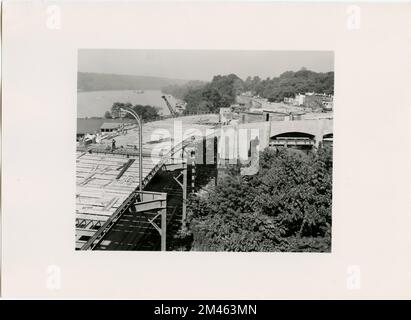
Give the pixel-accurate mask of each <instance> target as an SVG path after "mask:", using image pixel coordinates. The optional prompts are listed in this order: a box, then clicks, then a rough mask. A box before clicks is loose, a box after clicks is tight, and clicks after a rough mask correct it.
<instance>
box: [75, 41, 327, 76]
mask: <svg viewBox="0 0 411 320" xmlns="http://www.w3.org/2000/svg"><path fill="white" fill-rule="evenodd" d="M302 67H305V68H307V69H308V70H313V71H316V72H328V71H334V53H333V52H332V51H237V50H236V51H234V50H233V51H229V50H125V49H80V50H79V52H78V71H80V72H97V73H114V74H129V75H139V76H153V77H164V78H173V79H185V80H205V81H210V80H211V79H212V77H213V76H215V75H219V74H220V75H224V74H230V73H235V74H236V75H237V76H239V77H240V78H242V79H245V78H246V77H247V76H259V77H260V78H262V79H265V78H267V77H270V78H272V77H275V76H279V75H280V74H281V73H283V72H284V71H289V70H291V71H298V70H300V69H301V68H302Z"/></svg>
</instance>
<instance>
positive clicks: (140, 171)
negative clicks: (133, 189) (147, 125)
mask: <svg viewBox="0 0 411 320" xmlns="http://www.w3.org/2000/svg"><path fill="white" fill-rule="evenodd" d="M120 109H123V110H124V111H125V112H127V113H129V114H131V115H132V116H133V117H134V118H135V119H136V121H137V125H138V130H139V133H138V162H139V163H138V179H139V189H140V192H142V191H143V152H142V148H143V123H142V122H141V119H140V117H139V115H138V114H137V112H136V111H135V110H134V109H133V108H131V107H128V106H124V107H120Z"/></svg>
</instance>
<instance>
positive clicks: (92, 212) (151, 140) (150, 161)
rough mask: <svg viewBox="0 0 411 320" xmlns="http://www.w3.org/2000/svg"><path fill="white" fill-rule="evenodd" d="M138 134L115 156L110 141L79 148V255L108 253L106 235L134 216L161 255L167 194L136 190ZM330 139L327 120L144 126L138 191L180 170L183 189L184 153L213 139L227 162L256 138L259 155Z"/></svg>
mask: <svg viewBox="0 0 411 320" xmlns="http://www.w3.org/2000/svg"><path fill="white" fill-rule="evenodd" d="M177 121H180V122H181V128H179V126H178V125H177V126H176V122H177ZM240 129H242V130H240ZM177 131H179V132H177ZM180 131H181V132H180ZM210 132H211V133H210ZM228 132H230V134H231V136H230V134H228ZM137 133H138V131H137V130H136V129H132V130H129V131H128V132H127V133H126V134H124V135H118V136H117V137H115V139H116V149H115V150H111V149H110V141H103V142H102V143H100V144H94V145H90V146H87V147H80V146H79V147H78V148H77V159H76V162H77V163H76V249H77V250H93V249H103V250H104V249H106V248H108V247H109V246H110V243H109V241H108V240H107V239H106V235H107V234H108V232H110V230H112V229H113V228H115V226H116V224H117V223H118V221H119V219H120V218H121V217H123V219H124V217H128V220H127V219H125V221H132V220H133V217H134V218H135V217H136V216H139V217H140V218H139V220H138V221H137V220H133V221H134V223H136V224H138V225H139V228H141V229H142V232H143V233H144V230H145V229H149V228H151V229H154V230H157V231H158V233H159V235H160V236H161V240H162V241H161V248H162V250H165V248H166V243H165V239H166V228H167V224H168V223H169V221H170V217H168V216H167V213H166V208H167V194H166V193H164V192H148V191H145V190H144V191H140V190H139V169H138V168H139V158H138V152H137V151H136V142H137ZM244 133H245V134H244ZM179 134H181V135H182V139H181V142H179V143H175V138H173V137H174V136H178V135H179ZM332 135H333V131H332V120H329V119H320V120H297V121H271V122H258V123H246V124H239V125H229V126H220V125H219V124H218V116H216V115H204V116H191V117H182V118H177V119H168V120H162V121H157V122H152V123H147V124H144V126H143V148H142V151H143V160H142V186H143V189H144V188H145V187H146V186H147V185H148V184H149V183H150V181H151V180H152V179H153V178H154V177H155V176H156V174H157V173H158V172H159V171H160V170H169V171H170V170H171V171H172V170H178V172H181V175H183V182H179V184H181V185H182V187H183V188H186V187H187V186H186V185H184V186H183V184H184V183H185V184H186V183H187V166H188V163H189V162H190V161H192V160H190V159H189V155H188V154H187V152H185V151H187V149H189V148H192V147H193V145H195V144H199V143H200V142H204V141H205V140H204V139H209V138H211V137H213V138H214V136H216V137H217V138H218V147H217V149H218V156H217V157H218V158H220V159H227V158H230V157H233V155H234V158H235V157H237V156H238V155H239V153H240V151H241V150H245V151H246V152H247V154H248V151H249V142H250V141H251V140H252V139H254V138H255V137H258V141H259V149H260V150H262V149H264V148H265V147H268V146H285V147H287V146H301V145H304V146H308V147H318V146H319V144H320V143H322V142H324V143H325V142H327V143H329V142H330V141H331V143H332ZM227 138H228V139H227ZM232 139H234V140H232ZM244 142H245V143H244ZM171 145H172V147H171V148H170V146H171ZM244 146H245V147H244ZM203 150H205V149H203ZM233 150H234V151H233ZM205 158H206V155H204V159H205ZM213 158H214V159H215V157H214V155H213V156H212V159H213ZM240 158H241V157H240ZM183 201H184V200H183Z"/></svg>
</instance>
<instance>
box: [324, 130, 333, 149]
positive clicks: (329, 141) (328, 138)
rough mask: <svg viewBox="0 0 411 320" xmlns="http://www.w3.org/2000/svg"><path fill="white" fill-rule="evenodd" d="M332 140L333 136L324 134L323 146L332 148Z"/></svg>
mask: <svg viewBox="0 0 411 320" xmlns="http://www.w3.org/2000/svg"><path fill="white" fill-rule="evenodd" d="M333 139H334V135H333V134H332V133H328V134H325V135H324V136H323V144H324V145H325V146H330V147H332V146H333Z"/></svg>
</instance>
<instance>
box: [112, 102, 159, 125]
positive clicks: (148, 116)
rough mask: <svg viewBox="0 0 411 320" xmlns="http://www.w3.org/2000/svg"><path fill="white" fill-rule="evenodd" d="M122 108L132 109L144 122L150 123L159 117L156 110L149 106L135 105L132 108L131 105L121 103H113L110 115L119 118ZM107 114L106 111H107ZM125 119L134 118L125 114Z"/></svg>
mask: <svg viewBox="0 0 411 320" xmlns="http://www.w3.org/2000/svg"><path fill="white" fill-rule="evenodd" d="M122 107H130V108H133V109H134V111H135V112H136V113H137V114H138V115H139V116H140V118H141V119H143V120H146V121H151V120H155V119H157V118H158V117H159V114H158V109H157V108H155V107H152V106H149V105H145V106H143V105H135V106H133V105H132V104H131V103H129V102H127V103H122V102H115V103H113V106H112V107H111V115H112V116H113V118H119V117H120V110H121V108H122ZM107 112H108V111H107ZM124 117H125V118H128V119H134V117H133V116H132V115H131V114H129V113H126V114H125V116H124Z"/></svg>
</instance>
